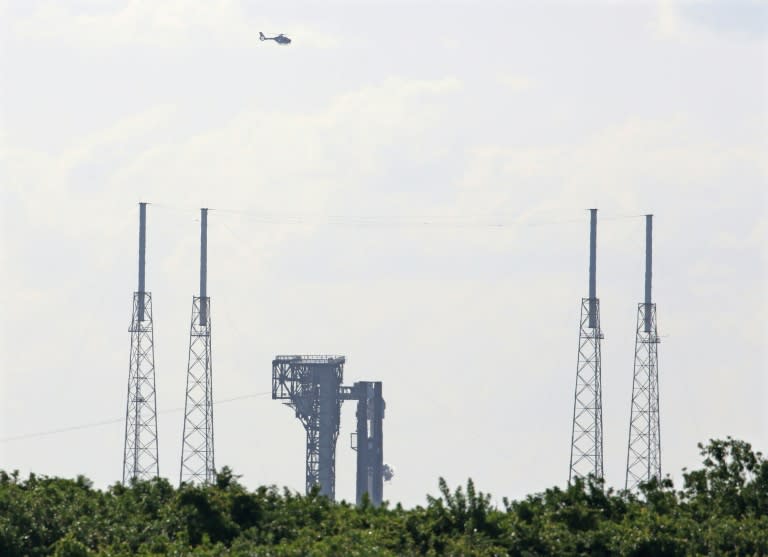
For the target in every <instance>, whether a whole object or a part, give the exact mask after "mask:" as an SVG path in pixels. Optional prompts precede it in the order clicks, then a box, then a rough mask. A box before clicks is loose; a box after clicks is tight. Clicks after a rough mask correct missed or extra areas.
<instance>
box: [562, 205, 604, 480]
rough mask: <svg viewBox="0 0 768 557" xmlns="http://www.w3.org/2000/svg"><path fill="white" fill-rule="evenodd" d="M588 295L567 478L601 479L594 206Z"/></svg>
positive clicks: (584, 304)
mask: <svg viewBox="0 0 768 557" xmlns="http://www.w3.org/2000/svg"><path fill="white" fill-rule="evenodd" d="M589 211H590V234H589V298H582V300H581V321H580V325H579V353H578V358H577V364H576V389H575V395H574V401H573V429H572V434H571V462H570V469H569V472H568V481H569V482H570V481H571V480H573V478H574V477H577V476H580V477H584V476H587V475H589V474H593V475H594V476H595V477H596V478H600V479H602V478H603V401H602V386H601V366H600V342H601V340H602V338H603V333H602V331H601V329H600V300H599V299H598V298H597V286H596V260H597V209H590V210H589Z"/></svg>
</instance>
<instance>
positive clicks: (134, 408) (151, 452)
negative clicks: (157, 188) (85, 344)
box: [123, 203, 159, 484]
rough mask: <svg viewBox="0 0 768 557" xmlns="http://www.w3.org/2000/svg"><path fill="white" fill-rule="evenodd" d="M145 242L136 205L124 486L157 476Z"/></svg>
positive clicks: (143, 216) (142, 211)
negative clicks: (136, 255) (136, 254)
mask: <svg viewBox="0 0 768 557" xmlns="http://www.w3.org/2000/svg"><path fill="white" fill-rule="evenodd" d="M146 240H147V204H146V203H139V289H138V291H137V292H134V293H133V317H132V319H131V327H130V329H129V331H130V333H131V354H130V360H129V365H128V397H127V403H126V409H125V443H124V445H123V447H124V448H123V483H124V484H130V483H131V481H133V480H148V479H151V478H154V477H156V476H158V475H159V468H158V455H157V402H156V400H155V342H154V333H153V325H152V294H151V293H150V292H147V291H146V290H145V288H144V284H145V281H144V271H145V254H146V244H147V241H146Z"/></svg>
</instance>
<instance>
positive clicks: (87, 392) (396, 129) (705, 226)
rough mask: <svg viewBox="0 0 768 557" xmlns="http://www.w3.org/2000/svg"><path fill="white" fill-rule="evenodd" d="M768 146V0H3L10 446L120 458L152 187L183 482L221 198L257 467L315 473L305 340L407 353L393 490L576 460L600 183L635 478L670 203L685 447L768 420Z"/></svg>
mask: <svg viewBox="0 0 768 557" xmlns="http://www.w3.org/2000/svg"><path fill="white" fill-rule="evenodd" d="M259 31H263V32H265V33H267V34H271V33H285V34H287V35H288V36H289V37H291V38H292V39H293V43H292V44H291V45H289V46H280V45H277V44H275V43H274V42H260V41H259V40H258V33H259ZM767 150H768V4H766V3H765V2H752V1H729V2H709V1H698V2H675V1H660V2H652V1H647V2H613V1H607V0H605V1H599V2H597V1H596V2H576V1H573V2H551V1H550V2H509V1H504V2H501V1H499V2H494V1H485V2H469V1H453V2H437V1H427V0H414V1H412V2H402V1H395V0H393V1H390V2H384V1H367V0H366V1H359V2H351V1H350V2H334V1H331V2H256V1H242V2H240V1H235V0H222V1H213V0H206V1H202V0H201V1H192V0H189V1H180V0H167V1H164V2H152V1H149V0H144V1H140V0H132V1H123V2H117V1H113V2H101V1H99V2H96V1H80V2H78V1H71V2H38V1H23V2H21V1H18V2H8V1H5V2H0V211H2V212H1V213H0V286H2V291H3V292H4V299H3V303H2V306H1V307H2V308H3V313H4V318H3V319H2V320H0V343H1V344H0V352H1V353H2V355H3V357H2V363H1V364H0V469H5V470H14V469H18V470H19V471H21V472H22V473H23V474H26V473H28V472H35V473H38V474H47V475H57V476H66V477H74V476H76V475H77V474H84V475H86V476H88V477H90V478H91V479H92V480H93V481H94V483H95V485H97V486H99V487H105V486H108V485H111V484H113V483H115V482H117V481H119V480H120V478H121V474H122V449H123V435H124V424H123V422H122V421H121V417H122V416H124V414H125V404H126V384H127V375H128V355H129V345H130V336H129V333H128V326H129V324H130V318H131V304H132V293H133V291H134V290H136V288H137V284H136V280H137V279H136V277H137V253H138V205H137V204H138V202H139V201H146V202H149V203H150V204H151V205H150V206H149V208H148V232H147V234H148V237H147V288H148V290H149V291H151V292H152V295H153V302H154V325H155V351H156V356H155V364H156V373H157V379H156V386H157V405H158V411H159V412H160V415H159V418H158V420H159V426H158V428H159V431H158V436H159V445H160V455H159V457H160V473H161V475H162V476H165V477H168V478H169V479H171V481H173V482H176V481H177V479H178V474H179V459H180V450H181V428H182V420H183V415H182V412H181V411H179V408H180V407H182V406H183V404H184V394H185V392H184V387H185V374H186V368H187V349H188V334H189V316H190V312H191V303H192V296H193V295H195V294H196V293H197V288H198V283H197V281H198V264H199V262H198V249H199V245H198V242H199V208H200V207H208V208H210V209H211V211H210V213H209V230H208V242H209V244H208V250H209V253H208V291H209V294H210V296H211V299H212V302H211V316H212V323H213V359H214V364H213V374H214V379H213V381H214V397H215V399H216V400H221V401H223V402H221V403H219V404H217V405H216V407H215V410H214V412H215V432H216V433H215V438H216V463H217V465H218V466H219V467H221V466H224V465H228V466H230V467H231V468H233V469H234V471H235V473H236V474H240V475H241V476H242V477H241V481H242V482H243V483H244V484H245V485H247V486H248V487H256V486H258V485H262V484H268V485H272V484H274V485H278V486H288V487H289V488H291V489H295V490H303V486H304V435H305V434H304V431H303V428H302V427H301V425H300V423H299V422H298V420H296V418H295V417H294V414H293V412H292V411H291V410H290V409H288V408H286V407H284V406H283V405H282V404H281V403H279V402H277V401H273V400H271V399H270V396H269V390H270V376H271V361H272V359H273V358H274V357H275V355H278V354H341V355H345V356H346V358H347V364H346V368H345V383H346V384H351V383H353V382H354V381H358V380H381V381H383V392H384V398H385V399H386V403H387V409H386V417H385V423H384V433H385V437H384V453H385V455H384V460H385V462H387V463H388V464H390V465H391V466H392V467H393V468H394V469H395V477H394V479H393V480H392V481H391V482H389V483H387V484H386V485H385V498H386V499H389V500H391V501H393V502H395V501H397V502H402V503H403V504H405V505H416V504H421V503H423V502H424V501H425V494H427V493H435V492H436V491H437V480H438V477H440V476H442V477H445V478H446V480H447V481H448V482H449V484H450V485H457V484H459V483H463V482H465V481H466V479H467V478H469V477H471V478H473V480H474V481H475V483H476V485H477V487H478V489H480V490H482V491H485V492H490V493H492V494H493V495H494V500H496V501H499V500H500V499H501V497H502V496H507V497H510V498H520V497H524V496H525V495H526V494H528V493H533V492H537V491H542V490H544V489H546V488H548V487H551V486H555V485H558V486H564V485H565V484H566V482H567V480H568V464H569V451H570V436H571V420H572V414H573V389H574V384H575V373H576V353H577V341H578V325H579V311H580V304H581V298H582V297H585V296H587V286H588V285H587V269H588V240H589V235H588V234H589V229H588V226H589V225H588V212H587V210H586V209H588V208H591V207H596V208H598V209H599V212H598V249H597V272H598V276H597V289H598V297H599V298H600V305H601V312H602V313H601V323H602V329H603V332H604V335H605V339H604V341H603V370H602V373H603V375H602V380H603V417H604V431H605V474H606V481H607V483H608V484H609V485H611V486H614V487H623V485H624V470H625V466H626V450H627V437H628V423H629V409H630V396H631V388H632V366H633V356H634V332H635V319H636V311H637V303H638V302H640V301H641V300H642V297H643V290H642V289H643V265H644V245H643V243H644V221H643V218H642V216H641V215H643V214H646V213H653V214H654V277H653V278H654V285H653V286H654V302H656V303H657V311H658V322H659V332H660V334H661V337H662V339H661V340H662V342H661V345H660V347H659V376H660V377H659V382H660V393H661V396H660V398H661V402H660V407H661V410H660V411H661V427H662V432H661V437H662V467H663V471H664V473H667V474H670V475H671V476H672V478H673V479H675V481H676V482H677V483H678V485H679V482H680V478H681V470H682V469H683V468H684V467H687V468H689V469H690V468H695V467H696V466H697V465H698V464H699V462H700V457H699V454H698V449H697V446H696V445H697V443H698V442H705V441H706V440H708V439H710V438H722V437H725V436H727V435H731V436H733V437H736V438H740V439H744V440H746V441H749V442H751V443H752V444H753V446H754V447H755V448H756V449H758V450H763V451H766V450H768V404H767V403H766V401H768V379H767V376H768V364H767V363H766V362H768V321H767V320H766V318H765V315H766V314H767V313H768V268H767V262H768V243H767V242H766V238H768V157H766V152H768V151H767ZM249 395H254V396H249ZM246 396H248V398H240V399H239V400H230V401H227V400H228V399H232V398H235V397H246ZM354 421H355V419H354V408H353V405H352V404H351V403H346V404H345V406H344V407H343V409H342V424H341V433H340V435H339V440H338V445H337V481H336V493H337V498H339V499H346V500H353V499H354V493H355V486H354V466H355V460H354V453H353V451H352V450H351V449H350V433H351V432H352V431H353V430H354ZM102 422H108V423H102ZM93 424H99V425H93ZM74 426H89V427H83V428H81V429H75V430H70V431H64V432H59V433H53V434H49V435H45V436H36V435H34V434H37V433H43V432H50V431H52V430H59V429H65V428H70V427H74Z"/></svg>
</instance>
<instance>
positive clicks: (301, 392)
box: [272, 356, 347, 500]
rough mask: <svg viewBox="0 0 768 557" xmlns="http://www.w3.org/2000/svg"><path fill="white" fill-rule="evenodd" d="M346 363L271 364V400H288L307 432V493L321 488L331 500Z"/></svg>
mask: <svg viewBox="0 0 768 557" xmlns="http://www.w3.org/2000/svg"><path fill="white" fill-rule="evenodd" d="M344 362H345V358H344V356H277V357H276V358H275V359H274V360H273V361H272V398H273V399H275V400H288V401H289V402H287V403H286V404H287V405H288V406H290V407H291V408H293V409H294V410H295V412H296V417H297V418H299V420H301V423H302V424H303V425H304V429H305V430H306V432H307V445H306V448H307V452H306V491H307V493H309V492H310V491H311V490H312V489H313V488H314V487H315V486H316V485H319V486H320V493H321V494H323V495H325V496H326V497H328V498H329V499H331V500H333V498H334V496H335V492H336V440H337V439H338V436H339V419H340V416H341V402H342V400H343V399H342V397H341V391H342V386H341V382H342V381H343V378H344ZM344 389H347V388H346V387H345V388H344Z"/></svg>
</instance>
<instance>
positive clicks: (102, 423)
mask: <svg viewBox="0 0 768 557" xmlns="http://www.w3.org/2000/svg"><path fill="white" fill-rule="evenodd" d="M269 394H271V393H270V392H269V391H264V392H260V393H251V394H248V395H241V396H235V397H232V398H224V399H220V400H215V401H214V402H213V404H214V405H219V404H226V403H228V402H235V401H238V400H245V399H248V398H258V397H263V396H267V395H269ZM183 411H184V407H183V406H180V407H178V408H168V409H166V410H161V411H160V412H158V414H173V413H175V412H183ZM124 422H125V416H122V417H120V418H115V419H112V420H100V421H97V422H89V423H87V424H80V425H74V426H69V427H62V428H58V429H49V430H46V431H37V432H34V433H24V434H22V435H14V436H11V437H3V438H0V443H10V442H11V441H22V440H24V439H33V438H35V437H48V436H49V435H57V434H59V433H68V432H70V431H78V430H81V429H91V428H95V427H101V426H105V425H110V424H118V423H124Z"/></svg>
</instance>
